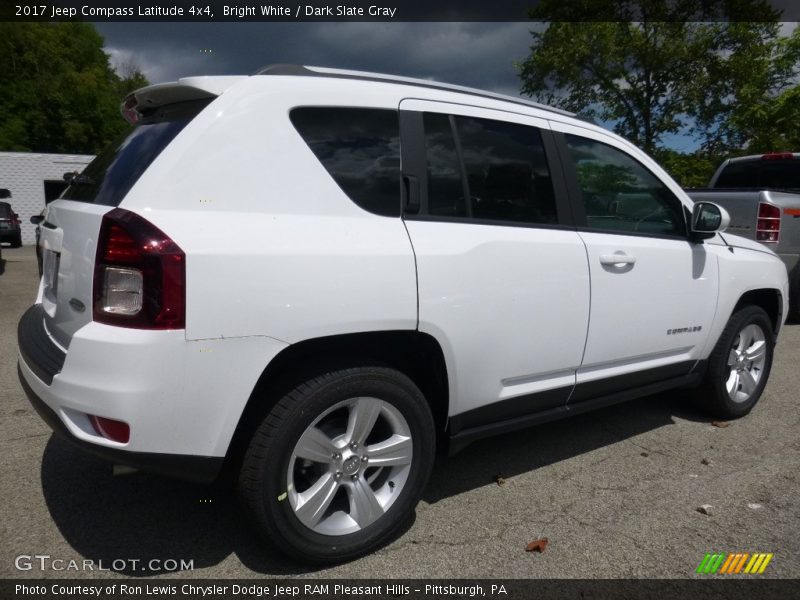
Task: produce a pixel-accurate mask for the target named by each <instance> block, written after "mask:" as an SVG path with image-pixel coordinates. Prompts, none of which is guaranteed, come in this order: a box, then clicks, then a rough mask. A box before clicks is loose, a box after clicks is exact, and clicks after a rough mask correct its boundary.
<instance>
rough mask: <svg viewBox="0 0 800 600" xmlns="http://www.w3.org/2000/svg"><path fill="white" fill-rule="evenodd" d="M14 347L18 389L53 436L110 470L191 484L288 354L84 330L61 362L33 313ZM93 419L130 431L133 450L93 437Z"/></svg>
mask: <svg viewBox="0 0 800 600" xmlns="http://www.w3.org/2000/svg"><path fill="white" fill-rule="evenodd" d="M18 341H19V362H18V372H19V377H20V381H21V382H22V386H23V388H24V389H25V392H26V393H27V395H28V397H29V398H30V400H31V403H32V404H33V405H34V407H35V408H36V410H37V411H38V412H39V414H40V415H42V418H43V419H44V420H45V421H46V422H47V423H48V424H49V425H50V427H51V428H52V429H53V430H54V431H56V432H57V433H60V434H63V435H64V436H65V437H66V438H67V439H69V440H71V441H73V442H75V443H77V444H78V445H79V446H81V447H83V448H85V449H87V450H89V451H90V452H92V453H94V454H97V455H100V456H103V457H105V458H108V459H109V460H112V461H115V462H118V463H121V464H126V465H130V466H133V467H137V468H141V469H146V470H148V471H155V472H158V473H162V474H166V475H172V476H176V477H179V478H183V479H190V480H195V481H208V480H210V479H213V478H214V476H215V475H216V474H217V472H218V470H219V468H220V467H221V466H222V463H223V461H224V457H225V456H226V454H227V451H228V446H229V445H230V441H231V439H232V436H233V434H234V431H235V429H236V427H237V425H238V423H239V419H240V417H241V415H242V413H243V411H244V407H245V405H246V404H247V401H248V399H249V398H250V395H251V393H252V391H253V389H254V387H255V384H256V382H257V381H258V378H259V377H260V376H261V374H262V372H263V370H264V368H265V367H266V365H267V364H269V362H270V361H271V360H272V358H274V356H275V355H276V354H277V353H278V352H280V350H282V349H283V348H284V347H285V346H286V344H284V343H283V342H279V341H277V340H274V339H272V338H266V337H255V336H254V337H248V338H226V339H213V340H198V341H188V340H186V337H185V332H184V331H182V330H175V331H143V330H137V329H127V328H122V327H112V326H109V325H103V324H100V323H96V322H90V323H88V324H86V325H84V326H83V327H81V328H80V329H79V330H78V331H77V332H75V334H74V335H73V336H72V338H71V340H70V342H69V348H68V349H67V350H66V352H65V350H64V349H63V348H61V347H60V346H59V345H58V344H57V343H56V342H55V341H54V340H53V339H52V337H51V334H50V332H49V331H48V330H47V328H46V326H45V320H44V313H43V310H42V308H41V305H38V304H37V305H34V306H33V307H32V308H31V309H29V310H28V311H27V312H26V313H25V315H24V316H23V318H22V319H21V320H20V326H19V328H18ZM92 415H96V416H99V417H106V418H109V419H115V420H119V421H123V422H125V423H127V424H128V425H129V426H130V439H129V441H128V442H127V443H119V442H116V441H113V440H110V439H107V438H105V437H103V436H102V435H100V434H98V432H97V431H96V430H95V429H94V427H93V426H92V424H91V420H90V416H92Z"/></svg>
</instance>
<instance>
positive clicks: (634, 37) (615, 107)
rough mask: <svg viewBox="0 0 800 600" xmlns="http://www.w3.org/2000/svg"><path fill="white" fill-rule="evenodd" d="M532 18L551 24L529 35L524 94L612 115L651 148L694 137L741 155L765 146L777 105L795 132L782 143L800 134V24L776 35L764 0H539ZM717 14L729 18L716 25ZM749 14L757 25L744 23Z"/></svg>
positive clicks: (705, 147) (707, 146) (707, 149)
mask: <svg viewBox="0 0 800 600" xmlns="http://www.w3.org/2000/svg"><path fill="white" fill-rule="evenodd" d="M709 6H711V7H710V8H709ZM717 6H719V7H721V8H720V9H717V8H716V7H717ZM715 10H721V11H722V12H716V13H715V12H712V11H715ZM530 15H531V17H532V18H534V19H538V20H549V21H551V23H550V25H549V26H548V27H547V28H546V29H544V30H542V31H533V32H532V36H533V44H532V45H531V54H530V56H529V57H528V58H527V59H526V60H525V61H524V62H522V63H521V64H520V65H518V67H519V71H520V77H521V82H522V92H523V93H526V94H528V95H531V96H533V97H534V98H536V99H538V100H540V101H544V102H547V103H549V104H554V105H556V106H560V107H562V108H566V109H567V110H572V111H574V112H580V113H583V114H586V115H587V116H592V117H595V118H599V119H601V120H603V121H610V122H613V123H614V129H615V131H616V132H617V133H619V134H621V135H623V136H625V137H627V138H628V139H630V140H631V141H633V142H634V143H636V144H637V145H639V146H641V147H642V148H643V149H645V151H647V152H650V153H654V154H655V153H656V152H657V150H658V149H659V148H661V147H663V143H664V139H665V136H667V135H669V134H676V133H686V132H689V133H692V134H693V135H694V136H695V137H696V139H697V140H698V141H699V142H700V144H701V150H702V152H703V153H704V154H708V155H711V156H722V155H724V154H726V153H731V152H739V153H741V151H742V150H744V149H745V148H747V147H748V146H749V145H750V144H753V143H755V142H758V144H763V143H767V144H769V142H765V140H763V139H762V138H763V137H764V136H765V135H767V136H770V135H774V133H775V130H776V129H777V128H772V130H770V131H771V133H765V132H766V130H765V129H763V128H762V127H763V126H764V125H765V124H768V123H770V119H773V118H774V113H775V112H779V113H780V116H781V117H782V118H783V123H784V125H786V126H787V127H790V129H792V131H793V132H791V133H788V135H786V138H787V140H789V139H796V138H797V137H798V135H797V132H798V131H800V121H798V120H796V119H793V117H794V116H795V115H796V109H795V104H793V103H792V102H791V100H792V98H794V97H795V96H792V94H795V95H796V93H797V92H791V88H792V82H793V81H794V80H795V78H796V76H797V74H798V65H799V63H800V30H796V31H795V33H794V34H793V35H792V36H791V37H788V38H784V37H781V36H780V35H779V31H780V24H779V23H778V21H777V19H778V17H779V14H778V13H777V12H775V11H773V10H772V9H771V8H770V7H769V6H768V4H767V3H766V2H765V1H764V0H728V1H727V2H725V3H708V2H706V1H704V0H676V1H675V2H664V1H663V0H636V1H635V2H634V1H632V0H621V1H617V2H609V1H605V0H579V1H577V2H569V3H565V2H563V0H544V1H543V2H541V3H540V4H539V6H537V8H536V9H534V10H532V11H530ZM720 17H724V18H728V19H729V21H727V22H719V21H713V20H712V19H714V18H720ZM745 17H746V18H749V19H754V20H753V21H747V22H741V21H737V19H742V18H745ZM589 19H591V22H589V21H588V20H589ZM784 94H786V96H785V97H784ZM776 98H777V99H784V102H783V103H782V104H781V106H782V107H783V108H782V109H781V110H779V109H778V107H777V106H776V105H775V99H776ZM757 115H760V118H759V119H756V118H755V117H756V116H757Z"/></svg>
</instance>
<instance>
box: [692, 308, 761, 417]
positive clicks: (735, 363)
mask: <svg viewBox="0 0 800 600" xmlns="http://www.w3.org/2000/svg"><path fill="white" fill-rule="evenodd" d="M773 348H774V341H773V334H772V323H771V321H770V319H769V316H768V315H767V313H766V312H765V311H764V309H762V308H760V307H758V306H747V307H744V308H742V309H741V310H739V311H737V312H736V313H734V314H733V316H731V318H730V320H729V321H728V324H727V325H726V326H725V329H724V330H723V331H722V334H721V335H720V337H719V341H717V345H716V346H715V348H714V351H713V352H712V353H711V356H710V357H709V359H708V370H707V372H706V376H705V379H704V381H703V383H702V385H701V386H700V387H699V388H698V389H697V390H696V399H697V402H698V404H699V405H700V407H701V408H702V409H703V410H704V411H705V412H707V413H708V414H709V415H711V416H712V417H716V418H720V419H737V418H739V417H743V416H744V415H746V414H747V413H749V412H750V411H751V410H752V408H753V407H754V406H755V405H756V402H758V399H759V398H760V397H761V393H762V392H763V391H764V387H765V386H766V385H767V380H768V378H769V373H770V369H771V368H772V353H773Z"/></svg>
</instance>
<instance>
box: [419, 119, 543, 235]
mask: <svg viewBox="0 0 800 600" xmlns="http://www.w3.org/2000/svg"><path fill="white" fill-rule="evenodd" d="M424 125H425V147H426V155H427V164H428V213H429V214H430V215H434V216H441V217H456V218H466V219H472V220H474V221H489V222H511V223H523V224H553V225H554V224H557V222H558V218H557V213H556V201H555V194H554V191H553V182H552V179H551V177H550V170H549V168H548V165H547V160H546V157H545V150H544V144H543V142H542V136H541V133H540V132H539V130H538V129H537V128H536V127H530V126H527V125H520V124H517V123H508V122H506V121H496V120H491V119H480V118H475V117H464V116H449V115H444V114H439V113H425V114H424Z"/></svg>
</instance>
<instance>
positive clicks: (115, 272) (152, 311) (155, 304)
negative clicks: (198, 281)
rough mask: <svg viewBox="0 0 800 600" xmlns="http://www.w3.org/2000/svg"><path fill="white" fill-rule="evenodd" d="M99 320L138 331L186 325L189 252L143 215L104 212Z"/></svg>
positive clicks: (98, 261)
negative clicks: (187, 253) (186, 253)
mask: <svg viewBox="0 0 800 600" xmlns="http://www.w3.org/2000/svg"><path fill="white" fill-rule="evenodd" d="M93 286H94V309H93V313H94V320H95V321H97V322H98V323H105V324H107V325H117V326H120V327H131V328H135V329H183V328H184V327H185V322H186V317H185V315H186V300H185V298H186V293H185V292H186V256H185V255H184V253H183V250H181V249H180V247H178V245H177V244H176V243H175V242H173V241H172V240H171V239H170V238H169V236H167V235H166V234H165V233H164V232H163V231H161V230H160V229H158V228H157V227H156V226H155V225H153V224H152V223H150V222H149V221H147V220H146V219H143V218H142V217H140V216H139V215H137V214H134V213H132V212H129V211H127V210H123V209H121V208H115V209H113V210H112V211H110V212H108V213H106V215H105V216H103V222H102V224H101V225H100V236H99V239H98V242H97V255H96V258H95V267H94V282H93Z"/></svg>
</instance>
